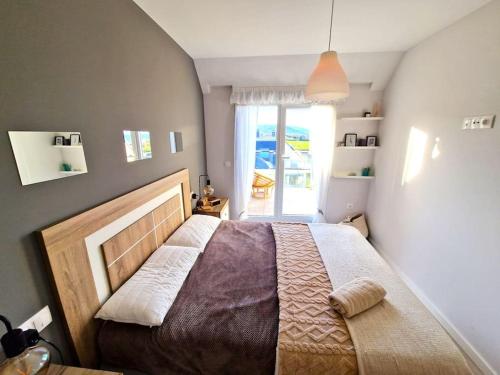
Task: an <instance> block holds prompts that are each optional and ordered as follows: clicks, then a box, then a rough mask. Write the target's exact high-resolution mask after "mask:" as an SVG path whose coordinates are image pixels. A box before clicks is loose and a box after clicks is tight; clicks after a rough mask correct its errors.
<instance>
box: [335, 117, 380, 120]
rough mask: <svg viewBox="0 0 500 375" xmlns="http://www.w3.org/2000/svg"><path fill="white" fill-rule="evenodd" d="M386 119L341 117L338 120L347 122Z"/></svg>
mask: <svg viewBox="0 0 500 375" xmlns="http://www.w3.org/2000/svg"><path fill="white" fill-rule="evenodd" d="M383 119H384V117H339V118H338V119H337V120H345V121H380V120H383Z"/></svg>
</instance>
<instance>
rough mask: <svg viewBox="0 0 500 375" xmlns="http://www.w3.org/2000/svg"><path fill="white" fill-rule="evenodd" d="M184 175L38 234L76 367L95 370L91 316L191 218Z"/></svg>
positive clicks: (93, 332)
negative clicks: (76, 358) (78, 365)
mask: <svg viewBox="0 0 500 375" xmlns="http://www.w3.org/2000/svg"><path fill="white" fill-rule="evenodd" d="M191 209H192V207H191V190H190V186H189V171H188V170H187V169H183V170H181V171H179V172H177V173H174V174H172V175H169V176H167V177H165V178H162V179H160V180H158V181H155V182H153V183H151V184H148V185H146V186H144V187H142V188H139V189H137V190H134V191H132V192H130V193H128V194H125V195H123V196H121V197H119V198H116V199H113V200H112V201H109V202H107V203H104V204H102V205H100V206H98V207H95V208H93V209H90V210H88V211H86V212H83V213H81V214H79V215H77V216H74V217H72V218H70V219H68V220H65V221H63V222H61V223H59V224H56V225H54V226H51V227H49V228H46V229H44V230H42V231H40V240H41V243H42V247H43V252H44V255H45V257H46V260H47V264H48V267H49V270H50V273H51V278H52V281H53V285H54V287H55V290H56V295H57V297H58V302H59V304H60V307H61V310H62V312H63V315H64V318H65V325H66V329H67V333H68V335H69V337H70V339H71V340H70V341H71V344H72V346H73V349H74V350H75V352H76V355H77V357H78V360H79V362H80V365H82V366H84V367H94V368H95V367H97V366H98V364H99V358H98V352H97V339H96V334H97V324H96V321H95V319H94V315H95V314H96V313H97V311H98V310H99V308H100V307H101V305H102V304H103V303H104V301H105V300H106V299H107V298H108V297H109V296H110V295H111V293H112V292H114V291H115V290H117V289H118V288H119V287H120V285H122V284H123V283H124V282H125V281H126V280H127V279H128V278H129V277H130V276H131V275H133V274H134V273H135V272H136V271H137V269H138V268H139V267H140V266H141V265H142V264H143V263H144V261H145V260H146V259H147V258H148V257H149V255H150V254H151V253H152V252H154V251H155V250H156V249H157V248H158V247H159V246H161V244H162V243H163V242H165V240H166V239H167V238H168V237H169V236H170V235H171V234H172V233H173V232H174V231H175V229H177V227H178V226H179V225H180V224H182V223H183V222H184V221H185V220H186V219H187V218H189V217H190V216H191Z"/></svg>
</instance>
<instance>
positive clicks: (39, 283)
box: [0, 0, 205, 347]
mask: <svg viewBox="0 0 500 375" xmlns="http://www.w3.org/2000/svg"><path fill="white" fill-rule="evenodd" d="M1 9H2V10H1V12H0V51H1V52H0V160H1V161H0V176H1V183H0V239H1V242H0V285H1V288H0V313H1V314H4V315H7V316H8V317H10V318H11V320H12V322H13V324H19V323H22V322H23V321H24V320H25V319H27V318H29V317H30V316H31V315H32V314H33V313H35V312H36V311H38V310H39V309H40V308H41V307H43V306H44V305H46V304H49V305H50V308H51V310H52V312H53V314H54V315H55V321H54V323H53V324H52V325H51V326H49V327H48V328H47V329H46V331H44V334H46V336H47V337H49V338H52V339H53V340H54V341H55V342H56V343H58V344H61V345H62V346H65V347H66V346H67V345H66V342H65V339H64V334H63V330H62V324H61V318H60V316H59V315H58V311H57V307H56V305H55V303H54V297H53V293H52V291H51V288H50V286H49V278H48V275H47V270H46V268H45V265H44V263H43V261H42V256H41V251H40V249H39V246H38V243H37V240H36V236H35V235H34V231H36V230H38V229H40V228H42V227H44V226H47V225H49V224H52V223H54V222H56V221H58V220H61V219H64V218H67V217H70V216H72V215H74V214H76V213H79V212H81V211H84V210H86V209H88V208H90V207H93V206H96V205H98V204H100V203H102V202H105V201H107V200H110V199H112V198H114V197H117V196H119V195H121V194H124V193H126V192H129V191H131V190H133V189H135V188H138V187H140V186H143V185H145V184H147V183H149V182H151V181H154V180H156V179H159V178H161V177H163V176H165V175H167V174H169V173H172V172H174V171H177V170H179V169H181V168H189V169H190V171H191V176H192V181H191V183H192V185H193V186H197V176H198V175H199V174H200V173H202V172H204V171H205V146H204V130H203V99H202V95H201V90H200V87H199V83H198V79H197V75H196V72H195V69H194V65H193V61H192V59H191V58H190V57H189V56H188V55H187V54H186V53H185V52H184V51H183V50H182V49H181V48H180V47H179V46H178V45H177V44H176V43H175V42H174V41H173V40H172V39H171V38H170V37H169V36H168V35H167V34H165V32H164V31H162V30H161V29H160V28H159V27H158V26H157V25H156V24H155V23H154V22H153V21H152V20H151V19H150V18H149V17H148V16H147V15H146V14H144V13H143V12H142V11H141V10H140V8H138V7H137V6H136V5H135V4H134V3H133V2H132V1H131V0H127V1H125V0H106V1H101V0H72V1H66V0H50V1H18V0H2V2H1ZM123 129H146V130H150V131H151V136H152V151H153V159H151V160H144V161H138V162H135V163H131V164H128V163H127V162H126V159H125V154H124V147H123V136H122V130H123ZM8 130H55V131H65V130H71V131H80V132H81V133H82V138H83V142H84V148H85V155H86V158H87V167H88V170H89V173H88V174H85V175H79V176H75V177H70V178H64V179H60V180H55V181H49V182H44V183H40V184H36V185H31V186H26V187H22V186H21V182H20V179H19V176H18V173H17V169H16V164H15V161H14V157H13V154H12V150H11V146H10V142H9V140H8V136H7V131H8ZM170 130H176V131H182V135H183V143H184V152H182V153H179V154H175V155H171V154H169V150H170V149H169V144H168V132H169V131H170ZM3 332H4V330H3V328H0V335H1V334H3Z"/></svg>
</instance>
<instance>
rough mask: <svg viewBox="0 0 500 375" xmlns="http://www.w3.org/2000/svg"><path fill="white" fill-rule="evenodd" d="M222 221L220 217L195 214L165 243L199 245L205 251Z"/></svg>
mask: <svg viewBox="0 0 500 375" xmlns="http://www.w3.org/2000/svg"><path fill="white" fill-rule="evenodd" d="M221 221H222V220H221V219H219V218H218V217H213V216H208V215H193V216H191V217H190V218H189V219H187V220H186V222H184V224H182V225H181V226H180V227H179V228H178V229H177V230H176V231H175V232H174V234H172V235H171V236H170V237H169V238H168V239H167V242H165V244H166V245H171V246H188V247H197V248H198V249H200V251H201V252H203V251H204V250H205V246H206V245H207V242H208V241H209V240H210V238H212V235H213V234H214V232H215V230H216V229H217V227H218V226H219V224H220V222H221Z"/></svg>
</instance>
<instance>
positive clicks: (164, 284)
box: [95, 245, 200, 326]
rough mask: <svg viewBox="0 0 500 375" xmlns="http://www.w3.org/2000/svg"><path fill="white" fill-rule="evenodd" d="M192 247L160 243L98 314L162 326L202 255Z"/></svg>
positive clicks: (108, 317)
mask: <svg viewBox="0 0 500 375" xmlns="http://www.w3.org/2000/svg"><path fill="white" fill-rule="evenodd" d="M199 254H200V253H199V249H195V248H192V247H179V246H165V245H163V246H161V247H160V248H159V249H158V250H156V251H155V252H154V253H153V254H151V256H150V257H149V258H148V260H147V261H146V262H145V263H144V264H143V265H142V266H141V268H139V270H138V271H137V272H136V273H135V274H134V275H133V276H132V277H131V278H130V279H129V280H127V282H126V283H125V284H123V285H122V286H121V287H120V289H118V290H117V291H116V292H115V293H114V294H113V295H112V296H111V297H110V298H109V299H108V300H107V301H106V303H105V304H104V305H103V306H102V307H101V309H100V310H99V311H98V312H97V315H96V316H95V317H96V318H100V319H104V320H113V321H115V322H122V323H135V324H140V325H143V326H159V325H161V324H162V322H163V319H164V318H165V316H166V315H167V313H168V310H169V309H170V307H171V306H172V304H173V303H174V300H175V297H176V296H177V293H178V292H179V290H180V289H181V287H182V284H183V283H184V280H185V279H186V277H187V275H188V274H189V271H190V270H191V268H192V267H193V264H194V262H196V259H197V258H198V255H199Z"/></svg>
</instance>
